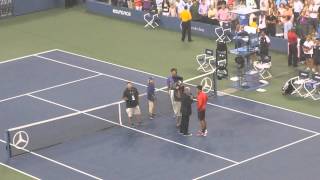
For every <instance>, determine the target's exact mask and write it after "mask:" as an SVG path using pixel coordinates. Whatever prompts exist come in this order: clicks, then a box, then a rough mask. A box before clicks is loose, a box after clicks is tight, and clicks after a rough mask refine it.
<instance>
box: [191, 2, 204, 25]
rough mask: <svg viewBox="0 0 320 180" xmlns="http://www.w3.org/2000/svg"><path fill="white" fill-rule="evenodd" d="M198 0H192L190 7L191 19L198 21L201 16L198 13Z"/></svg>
mask: <svg viewBox="0 0 320 180" xmlns="http://www.w3.org/2000/svg"><path fill="white" fill-rule="evenodd" d="M199 6H200V4H199V1H198V0H193V3H192V6H191V7H190V12H191V16H192V20H193V21H200V20H201V16H200V15H199Z"/></svg>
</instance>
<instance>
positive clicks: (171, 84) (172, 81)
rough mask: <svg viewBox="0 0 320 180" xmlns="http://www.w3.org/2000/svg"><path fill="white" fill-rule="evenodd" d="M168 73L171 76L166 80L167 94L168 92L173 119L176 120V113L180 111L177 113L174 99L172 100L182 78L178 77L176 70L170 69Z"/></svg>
mask: <svg viewBox="0 0 320 180" xmlns="http://www.w3.org/2000/svg"><path fill="white" fill-rule="evenodd" d="M170 72H171V76H169V77H168V78H167V86H168V92H169V96H170V100H171V104H172V108H173V112H174V114H175V118H176V115H177V114H178V113H180V111H179V112H177V109H178V108H177V107H176V103H175V98H174V92H175V90H176V88H177V86H178V85H179V84H181V82H182V81H183V78H182V77H180V76H178V70H177V69H176V68H172V69H171V70H170Z"/></svg>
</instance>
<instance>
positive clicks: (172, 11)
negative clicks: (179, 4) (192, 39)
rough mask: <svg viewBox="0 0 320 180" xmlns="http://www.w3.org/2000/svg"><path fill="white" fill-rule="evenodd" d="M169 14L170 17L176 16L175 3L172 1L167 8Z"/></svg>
mask: <svg viewBox="0 0 320 180" xmlns="http://www.w3.org/2000/svg"><path fill="white" fill-rule="evenodd" d="M169 16H171V17H178V14H177V8H176V5H175V4H174V3H172V4H171V5H170V8H169Z"/></svg>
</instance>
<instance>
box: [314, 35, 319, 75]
mask: <svg viewBox="0 0 320 180" xmlns="http://www.w3.org/2000/svg"><path fill="white" fill-rule="evenodd" d="M314 51H315V52H314V64H315V66H316V71H317V72H316V74H320V39H317V41H316V46H315V49H314Z"/></svg>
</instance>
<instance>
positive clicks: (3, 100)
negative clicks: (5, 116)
mask: <svg viewBox="0 0 320 180" xmlns="http://www.w3.org/2000/svg"><path fill="white" fill-rule="evenodd" d="M98 76H101V74H96V75H93V76H88V77H85V78H81V79H78V80H74V81H69V82H66V83H63V84H58V85H54V86H51V87H48V88H44V89H40V90H36V91H31V92H27V93H24V94H20V95H17V96H13V97H10V98H6V99H2V100H0V103H2V102H5V101H9V100H13V99H16V98H20V97H23V96H26V95H29V94H34V93H39V92H42V91H46V90H50V89H54V88H57V87H61V86H65V85H69V84H73V83H77V82H80V81H84V80H88V79H92V78H95V77H98Z"/></svg>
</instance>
